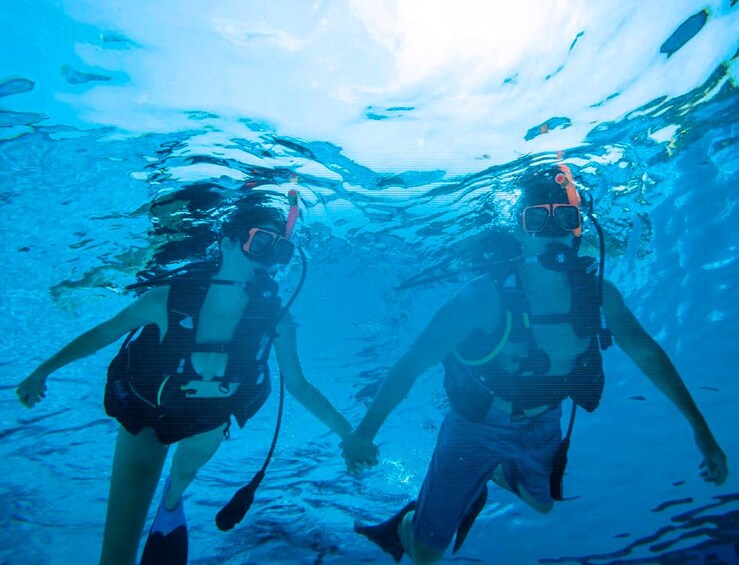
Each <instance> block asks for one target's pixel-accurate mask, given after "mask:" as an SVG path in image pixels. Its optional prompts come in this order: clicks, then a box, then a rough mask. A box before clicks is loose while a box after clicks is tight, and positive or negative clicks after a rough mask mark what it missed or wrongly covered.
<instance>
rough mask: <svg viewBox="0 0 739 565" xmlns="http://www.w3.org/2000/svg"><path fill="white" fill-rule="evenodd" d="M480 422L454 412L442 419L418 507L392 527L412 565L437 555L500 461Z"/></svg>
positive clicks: (440, 556)
mask: <svg viewBox="0 0 739 565" xmlns="http://www.w3.org/2000/svg"><path fill="white" fill-rule="evenodd" d="M485 428H486V426H485V425H484V424H481V423H473V422H469V421H467V420H465V419H463V418H462V417H461V416H459V415H457V414H456V413H454V412H451V413H450V414H448V415H447V417H446V418H445V419H444V423H443V424H442V426H441V430H440V431H439V437H438V440H437V443H436V448H435V449H434V454H433V456H432V458H431V463H430V465H429V470H428V473H427V475H426V478H425V479H424V483H423V487H422V488H421V493H420V495H419V499H418V508H417V509H416V511H415V513H408V514H407V515H406V516H405V517H404V518H403V522H402V523H401V526H400V528H399V532H398V533H399V537H400V540H401V543H402V544H403V547H404V549H405V550H406V551H407V552H408V554H409V556H410V557H411V558H412V559H413V562H414V563H416V564H417V565H418V564H429V563H435V562H437V561H439V560H440V559H441V558H442V557H443V555H444V551H445V549H446V548H447V547H448V546H449V545H450V543H451V542H452V540H453V539H454V536H455V534H457V535H458V529H459V527H460V525H461V524H462V522H463V521H465V518H466V516H467V515H468V514H469V513H470V511H471V510H472V509H473V508H475V505H476V502H477V501H478V499H479V498H480V496H481V495H482V493H483V491H484V489H485V483H486V482H487V480H488V478H489V477H490V475H491V474H492V472H493V469H494V468H495V467H496V466H497V464H498V463H499V462H500V457H499V453H498V450H497V449H493V447H494V444H491V442H490V441H489V440H488V438H487V437H486V431H485ZM479 510H481V508H477V509H476V511H477V512H479ZM470 525H471V524H470ZM466 527H467V529H469V526H466ZM466 533H467V532H466V531H465V532H464V534H463V535H465V536H466Z"/></svg>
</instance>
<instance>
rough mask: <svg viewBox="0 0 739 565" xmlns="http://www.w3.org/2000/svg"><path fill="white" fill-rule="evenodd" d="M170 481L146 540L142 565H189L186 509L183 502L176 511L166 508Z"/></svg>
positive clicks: (166, 485)
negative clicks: (165, 503)
mask: <svg viewBox="0 0 739 565" xmlns="http://www.w3.org/2000/svg"><path fill="white" fill-rule="evenodd" d="M169 485H170V481H169V479H167V482H166V483H165V484H164V494H163V495H162V502H161V503H160V504H159V509H158V510H157V514H156V516H155V517H154V523H153V524H152V525H151V530H149V537H148V538H146V545H144V553H143V554H142V555H141V565H187V553H188V539H187V537H188V536H187V521H186V519H185V508H184V504H183V502H182V500H180V503H179V504H178V505H177V508H175V509H174V510H167V509H166V508H165V507H164V500H165V498H166V496H167V492H169Z"/></svg>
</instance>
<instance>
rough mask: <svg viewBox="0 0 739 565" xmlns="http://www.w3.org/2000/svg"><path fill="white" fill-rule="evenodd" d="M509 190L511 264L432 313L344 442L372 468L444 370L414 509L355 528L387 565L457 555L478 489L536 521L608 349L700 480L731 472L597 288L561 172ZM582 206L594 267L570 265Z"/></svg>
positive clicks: (539, 173) (623, 316) (671, 372)
mask: <svg viewBox="0 0 739 565" xmlns="http://www.w3.org/2000/svg"><path fill="white" fill-rule="evenodd" d="M516 184H517V185H518V187H519V188H520V189H521V196H520V198H519V200H518V202H517V203H516V206H515V207H514V212H515V218H516V228H515V232H514V234H513V237H515V238H516V239H517V240H518V242H519V249H520V255H519V257H518V258H517V259H516V260H513V261H508V262H500V263H498V264H497V265H494V266H492V267H490V268H489V269H488V271H487V272H486V273H485V274H484V275H483V276H480V277H479V278H477V279H474V280H472V281H471V282H470V283H468V284H467V285H466V286H465V287H464V288H463V289H462V290H461V291H460V292H459V293H458V294H457V295H456V296H455V297H454V298H453V299H452V300H450V301H449V302H448V303H447V304H445V305H444V306H442V307H441V308H440V309H439V310H438V312H436V314H435V315H434V317H433V318H432V320H431V321H430V322H429V324H428V325H427V327H426V328H425V329H424V330H423V332H422V333H421V334H420V336H419V337H418V338H417V339H416V341H415V342H414V343H413V344H412V346H411V347H410V349H409V350H408V351H407V352H406V353H405V355H403V356H402V357H401V358H400V360H399V361H397V363H396V364H395V365H394V366H393V367H392V368H391V369H390V371H389V374H388V376H387V378H386V379H385V381H384V382H383V384H382V386H381V387H380V389H379V391H378V392H377V395H376V396H375V398H374V399H373V401H372V403H371V405H370V407H369V409H368V410H367V413H366V415H365V416H364V418H363V419H362V421H361V423H360V424H359V425H358V426H357V427H356V429H355V430H354V431H353V432H352V433H350V434H349V435H348V436H347V437H345V438H344V440H343V441H342V443H341V447H342V450H343V457H344V459H345V460H346V464H347V468H348V470H349V471H350V472H352V473H357V472H359V471H361V470H362V469H366V468H368V467H370V466H372V465H376V464H377V461H378V451H377V449H376V446H375V445H374V444H373V443H372V441H373V439H374V437H375V435H376V434H377V432H378V431H379V429H380V427H381V425H382V424H383V422H384V421H385V419H386V418H387V417H388V415H389V414H390V413H391V412H392V411H393V410H394V409H395V408H396V407H397V406H398V404H399V403H400V402H401V401H402V400H403V398H405V396H406V395H407V394H408V392H409V391H410V389H411V388H412V386H413V384H414V382H415V381H416V379H417V378H418V376H419V375H420V374H421V373H422V372H423V371H425V370H426V369H428V368H429V367H431V366H433V365H435V364H436V363H440V362H442V363H443V365H444V369H445V382H444V385H445V388H446V391H447V396H448V398H449V403H450V406H451V410H450V411H449V413H448V414H447V415H446V416H445V418H444V421H443V424H442V426H441V428H440V431H439V435H438V438H437V442H436V447H435V450H434V453H433V456H432V458H431V462H430V465H429V468H428V472H427V475H426V477H425V480H424V482H423V486H422V488H421V491H420V494H419V497H418V500H417V501H413V502H410V503H409V504H407V505H406V506H405V507H404V508H403V509H402V510H401V511H400V512H398V513H397V514H396V515H395V516H393V517H391V518H390V519H389V520H387V521H386V522H383V523H381V524H379V525H362V524H359V523H358V524H355V531H357V532H358V533H360V534H363V535H365V536H366V537H367V538H368V539H370V540H371V541H373V542H374V543H376V544H377V545H378V546H380V548H381V549H382V550H383V551H385V552H386V553H388V554H390V555H391V556H392V557H393V559H394V560H395V561H396V562H399V561H400V560H401V559H402V557H403V555H404V554H405V553H408V555H409V556H410V558H411V559H412V561H413V562H414V563H416V564H428V563H435V562H437V561H438V560H440V559H441V558H442V557H443V555H444V551H445V549H446V548H447V547H448V546H449V545H450V544H451V542H452V540H453V539H454V540H455V544H454V548H453V551H454V552H455V553H456V551H457V550H458V549H459V548H460V547H461V545H462V543H463V542H464V539H465V537H466V536H467V533H468V532H469V529H470V528H471V526H472V524H473V522H474V520H475V518H476V517H477V515H478V514H479V513H480V511H481V510H482V508H483V507H484V506H485V503H486V501H487V487H486V483H487V481H488V480H492V481H494V482H495V483H497V484H498V485H500V486H501V487H502V488H504V489H506V490H509V491H511V492H513V493H514V494H516V495H517V496H518V497H519V498H520V499H521V500H523V501H524V502H525V503H526V504H528V505H529V506H531V507H533V508H534V509H535V510H537V511H539V512H542V513H546V512H549V511H550V510H551V509H552V506H553V503H554V501H555V500H562V477H563V475H564V470H565V466H566V463H567V450H568V447H569V444H570V436H571V434H572V428H573V424H574V420H575V411H576V409H577V408H582V409H584V410H586V411H592V410H594V409H595V408H596V407H597V406H598V404H599V402H600V398H601V393H602V391H603V385H604V375H603V364H602V358H601V351H602V350H603V349H606V348H607V347H608V346H610V345H611V343H612V341H615V343H616V344H617V345H618V346H619V347H620V348H621V349H622V350H623V351H624V352H625V353H626V354H627V355H628V356H629V357H630V358H631V360H632V361H633V362H634V363H635V364H636V366H637V367H638V368H639V369H640V370H641V371H642V372H643V373H644V375H645V376H646V377H647V378H648V379H649V380H651V381H652V382H653V383H654V384H655V385H656V386H657V388H658V389H659V390H660V391H661V392H662V393H663V394H664V395H665V396H666V397H667V398H668V399H669V400H670V401H671V402H672V403H673V404H674V405H675V406H676V407H677V408H678V410H680V412H681V413H682V415H683V416H684V417H685V419H686V420H687V421H688V423H689V424H690V426H691V427H692V429H693V432H694V437H695V441H696V444H697V447H698V449H699V450H700V452H701V454H702V455H703V463H702V468H703V471H702V472H701V475H702V477H703V478H704V479H705V480H706V481H709V482H714V483H716V484H721V483H723V482H724V481H725V480H726V477H727V475H728V467H727V461H726V456H725V454H724V452H723V451H722V450H721V448H720V447H719V445H718V443H717V442H716V440H715V439H714V437H713V434H712V432H711V430H710V429H709V427H708V424H707V423H706V421H705V419H704V417H703V416H702V414H701V412H700V411H699V410H698V407H697V406H696V404H695V402H694V401H693V399H692V397H691V395H690V393H689V392H688V390H687V388H686V386H685V384H684V383H683V381H682V379H681V378H680V375H679V374H678V372H677V371H676V369H675V367H674V366H673V364H672V362H671V361H670V359H669V358H668V357H667V354H666V353H665V352H664V350H663V349H662V348H661V347H660V346H659V345H658V344H657V342H656V341H655V340H654V339H652V338H651V337H650V336H649V335H648V334H647V332H646V331H645V330H644V329H643V328H642V326H641V325H640V324H639V322H638V321H637V320H636V318H635V317H634V315H633V314H632V312H631V311H630V310H629V309H628V307H627V306H626V305H625V303H624V300H623V298H622V296H621V294H620V292H619V291H618V290H617V289H616V287H615V286H614V285H613V284H612V283H610V282H608V281H604V280H603V262H604V260H605V247H604V243H603V234H602V231H601V229H600V226H599V225H598V224H597V221H596V219H595V218H594V217H593V216H592V213H591V212H592V200H591V201H590V209H588V207H587V206H586V204H587V202H586V203H583V202H581V197H580V194H579V192H578V191H577V188H576V186H575V182H574V180H573V178H572V173H571V171H570V169H569V167H567V166H566V165H564V164H560V165H557V166H543V167H537V168H532V169H530V170H528V171H526V172H524V173H523V174H522V175H521V176H520V177H519V178H518V179H517V181H516ZM581 208H583V209H584V210H585V212H586V213H587V216H588V217H589V219H590V220H591V221H592V222H593V224H594V225H595V226H596V229H597V230H598V233H599V236H600V252H601V258H600V265H599V264H598V262H597V261H596V260H595V259H593V258H590V257H581V256H580V255H579V247H580V242H581V232H582V217H583V214H582V210H581ZM567 398H569V399H571V400H572V412H571V414H570V416H569V427H568V429H567V432H566V434H565V437H564V438H563V437H562V429H561V426H560V419H561V415H562V403H563V401H564V400H565V399H567Z"/></svg>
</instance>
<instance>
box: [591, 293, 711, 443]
mask: <svg viewBox="0 0 739 565" xmlns="http://www.w3.org/2000/svg"><path fill="white" fill-rule="evenodd" d="M603 307H604V310H605V314H606V320H607V321H608V327H609V328H610V330H611V332H612V333H613V337H614V339H615V341H616V344H617V345H618V346H619V347H620V348H621V349H622V350H623V351H624V353H626V355H628V356H629V357H630V358H631V360H632V361H633V362H634V363H635V364H636V366H637V367H639V369H641V371H642V372H643V373H644V375H645V376H646V377H647V378H648V379H649V380H650V381H652V382H653V383H654V384H655V385H656V386H657V388H658V389H659V390H660V391H661V392H662V393H663V394H664V395H665V396H667V398H669V399H670V401H671V402H672V403H673V404H674V405H675V406H676V407H677V408H678V410H680V412H681V413H682V414H683V416H685V418H686V419H687V420H688V422H689V423H690V425H691V426H692V427H693V429H694V430H695V431H696V432H701V431H705V430H707V428H708V426H707V424H706V421H705V419H704V418H703V415H702V414H701V412H700V410H698V406H697V405H696V404H695V401H694V400H693V397H692V396H691V395H690V392H689V391H688V389H687V387H686V386H685V383H684V382H683V380H682V378H680V375H679V373H678V372H677V370H676V369H675V366H674V365H673V364H672V361H670V358H669V357H668V356H667V354H666V353H665V351H664V349H662V347H660V345H659V344H658V343H657V342H656V341H655V340H654V339H652V337H651V336H650V335H649V334H648V333H647V332H646V330H644V328H643V327H642V325H641V324H640V323H639V321H638V320H637V319H636V317H635V316H634V314H633V313H632V312H631V310H629V308H628V307H627V306H626V304H625V303H624V300H623V297H622V296H621V293H620V292H619V291H618V289H617V288H616V287H615V286H614V285H613V284H611V283H610V282H606V284H605V285H604V288H603Z"/></svg>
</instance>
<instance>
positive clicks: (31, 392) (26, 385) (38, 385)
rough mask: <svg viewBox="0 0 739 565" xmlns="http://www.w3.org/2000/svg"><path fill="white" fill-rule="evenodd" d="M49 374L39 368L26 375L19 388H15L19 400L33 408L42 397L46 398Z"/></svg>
mask: <svg viewBox="0 0 739 565" xmlns="http://www.w3.org/2000/svg"><path fill="white" fill-rule="evenodd" d="M47 378H48V375H46V374H44V373H42V372H39V371H38V370H36V371H34V372H33V373H31V374H30V375H29V376H28V377H26V378H25V379H24V380H23V382H21V384H19V385H18V388H16V389H15V393H16V394H17V395H18V400H20V401H21V404H24V405H25V406H27V407H28V408H33V407H34V406H35V405H36V404H37V403H38V402H41V399H43V398H46V379H47Z"/></svg>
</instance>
